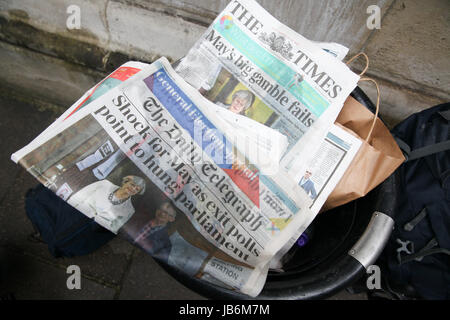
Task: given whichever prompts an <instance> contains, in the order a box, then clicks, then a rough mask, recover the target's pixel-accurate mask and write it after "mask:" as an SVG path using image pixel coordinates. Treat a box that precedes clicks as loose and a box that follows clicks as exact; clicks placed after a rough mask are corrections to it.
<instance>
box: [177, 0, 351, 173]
mask: <svg viewBox="0 0 450 320" xmlns="http://www.w3.org/2000/svg"><path fill="white" fill-rule="evenodd" d="M324 49H325V50H326V51H327V52H326V51H325V50H324ZM324 49H323V48H321V44H320V43H319V44H318V43H314V42H312V41H309V40H308V39H305V38H304V37H302V36H301V35H299V34H297V33H296V32H294V31H293V30H291V29H290V28H288V27H286V26H285V25H283V24H282V23H281V22H279V21H278V20H276V19H275V18H274V17H273V16H271V15H270V14H269V13H267V12H266V11H265V10H264V9H263V8H262V7H261V6H259V5H258V4H257V3H256V2H255V1H253V0H235V1H231V2H230V4H229V5H228V6H227V7H226V8H225V9H224V10H223V11H222V12H221V13H220V14H219V16H218V17H217V18H216V19H215V21H214V22H213V23H212V25H211V26H210V27H209V28H208V29H207V30H206V32H205V33H204V34H203V35H202V36H201V38H200V39H199V40H198V41H197V42H196V44H195V45H194V46H193V47H192V48H191V50H190V51H189V53H188V54H187V55H186V56H185V57H184V58H183V59H182V60H181V62H180V64H179V65H178V66H177V67H176V71H177V72H178V73H179V74H180V75H181V76H182V77H183V78H184V79H185V80H186V81H187V82H188V83H189V84H191V85H192V86H193V87H194V88H196V89H197V90H199V91H200V92H201V93H202V94H203V95H204V96H205V97H207V98H208V99H209V100H210V101H212V102H214V103H216V104H217V105H219V106H222V107H224V108H227V109H229V110H231V111H233V112H235V113H240V114H243V115H245V116H247V117H249V118H251V119H253V120H256V121H258V122H260V123H262V124H264V125H266V126H268V127H271V128H274V129H276V130H278V131H279V132H280V133H282V134H284V135H285V136H286V137H287V138H288V147H287V148H286V152H285V154H284V155H283V158H282V161H281V163H280V167H281V168H283V169H286V170H289V171H293V172H298V171H299V170H300V171H302V170H304V169H305V168H298V165H297V164H298V162H299V161H298V159H304V160H305V161H301V162H302V163H305V162H307V161H306V160H307V159H305V157H307V156H308V155H309V157H311V156H312V155H314V154H315V153H316V151H317V150H318V148H319V146H320V143H319V142H320V141H321V140H322V139H324V138H325V136H326V134H327V133H328V130H329V128H330V126H331V125H332V124H333V122H334V121H335V119H336V117H337V115H338V114H339V112H340V109H341V108H342V105H343V103H344V101H345V99H346V98H347V97H348V95H349V94H350V93H351V91H352V90H353V89H354V88H355V86H356V83H357V81H358V80H359V76H358V75H356V74H355V73H353V72H352V71H351V70H350V69H349V68H348V67H347V66H346V65H345V64H344V63H342V62H341V61H340V60H339V58H340V57H343V56H344V55H345V54H346V50H345V49H346V48H345V47H339V45H329V46H328V48H324ZM330 53H331V54H330ZM338 57H339V58H338ZM307 132H311V134H310V138H309V139H301V138H302V136H303V135H304V134H305V133H307Z"/></svg>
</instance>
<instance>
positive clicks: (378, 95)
mask: <svg viewBox="0 0 450 320" xmlns="http://www.w3.org/2000/svg"><path fill="white" fill-rule="evenodd" d="M359 81H370V82H373V83H374V84H375V87H376V88H377V104H376V110H375V117H374V119H373V122H372V126H371V127H370V130H369V133H368V134H367V138H366V140H365V141H366V142H369V139H370V137H371V136H372V132H373V129H374V128H375V124H376V122H377V118H378V112H379V111H380V87H379V86H378V83H377V82H376V81H375V80H373V79H371V78H361V79H360V80H359Z"/></svg>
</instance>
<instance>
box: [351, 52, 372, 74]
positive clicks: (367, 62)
mask: <svg viewBox="0 0 450 320" xmlns="http://www.w3.org/2000/svg"><path fill="white" fill-rule="evenodd" d="M360 56H363V57H364V58H366V67H365V68H364V70H363V71H362V72H361V73H360V74H359V76H360V77H361V76H362V75H363V74H364V73H366V71H367V69H369V57H368V56H367V54H365V53H364V52H360V53H358V54H356V55H354V56H353V57H352V58H350V60H348V61H347V62H346V64H347V66H349V65H350V63H352V62H353V61H354V60H356V59H357V58H358V57H360Z"/></svg>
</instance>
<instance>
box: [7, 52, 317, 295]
mask: <svg viewBox="0 0 450 320" xmlns="http://www.w3.org/2000/svg"><path fill="white" fill-rule="evenodd" d="M215 107H216V106H212V105H211V102H209V101H208V100H206V99H204V98H203V97H202V96H201V95H200V93H199V92H198V91H196V90H194V89H193V88H192V87H191V86H189V85H188V84H186V83H185V82H184V81H183V79H182V78H180V76H179V75H178V74H177V73H175V71H174V70H173V69H172V68H171V66H170V64H169V63H168V61H167V60H166V59H165V58H161V59H160V60H158V61H157V62H155V63H153V64H152V65H149V66H144V67H143V68H142V70H141V71H139V72H138V73H137V74H135V75H134V76H132V77H130V78H129V79H128V80H126V81H124V82H122V83H121V84H119V85H118V86H117V87H115V88H112V89H109V90H108V92H106V93H104V94H103V95H101V96H99V97H97V98H96V99H95V100H93V101H91V102H90V103H89V104H87V105H86V106H84V107H83V108H80V109H79V110H77V111H76V112H74V113H73V114H71V115H70V117H68V118H66V119H65V120H64V121H63V122H60V123H59V124H58V125H57V126H56V127H55V128H53V129H52V130H48V131H47V132H46V134H45V135H42V136H40V137H39V138H38V139H35V140H34V141H33V142H32V143H30V144H29V145H28V146H26V147H24V148H23V149H21V150H19V151H18V152H16V153H15V154H13V155H12V159H13V160H14V161H15V162H17V163H19V164H20V165H22V166H23V167H24V168H26V169H27V171H28V172H30V173H31V174H32V175H34V176H35V177H36V178H37V179H38V180H39V181H40V182H41V183H43V184H44V185H45V186H47V187H48V188H49V189H51V190H53V191H54V192H55V193H56V194H57V195H58V196H60V197H61V198H62V199H64V200H65V201H67V202H68V203H69V204H71V205H72V206H73V207H75V208H76V209H78V210H79V211H81V212H82V213H84V214H85V215H86V216H88V217H90V218H92V219H94V220H95V221H96V222H98V223H99V224H100V225H101V226H103V227H104V228H106V229H108V230H110V231H112V232H114V233H117V234H121V235H123V236H124V237H125V238H127V239H128V240H129V241H131V242H132V243H134V244H135V245H137V246H139V247H141V248H142V249H143V250H145V251H146V252H148V253H150V254H151V255H152V256H154V257H155V258H157V259H160V260H162V261H164V262H165V263H168V264H170V265H172V266H175V267H176V268H179V269H180V270H182V271H183V272H186V273H188V274H189V275H191V276H192V277H196V278H198V279H203V280H205V281H209V282H212V283H215V284H220V285H222V286H224V287H226V288H230V289H234V290H238V291H240V292H242V293H245V294H248V295H250V296H256V295H258V294H259V292H260V291H261V290H262V287H263V285H264V283H265V280H266V277H267V272H268V267H269V263H270V261H271V259H272V258H273V257H274V255H275V254H276V253H277V252H278V251H279V250H280V249H281V248H282V247H283V246H284V245H285V244H286V243H287V242H288V241H289V239H291V238H292V237H293V236H294V234H296V232H298V230H300V229H304V228H306V226H307V224H309V223H310V221H311V220H312V219H313V217H314V214H313V213H312V211H311V209H310V206H311V204H312V202H313V201H312V199H311V198H310V197H308V195H307V193H306V192H305V191H304V189H302V188H301V186H299V185H298V183H296V182H295V181H294V180H293V179H290V178H289V177H288V176H287V175H286V174H283V172H278V174H277V176H275V177H272V176H267V175H264V174H262V173H261V171H260V170H259V168H258V166H257V165H255V164H253V163H251V162H250V161H249V160H248V159H247V158H246V155H245V152H243V151H242V150H240V149H239V148H238V147H237V146H236V145H235V144H234V141H233V139H232V138H233V134H232V133H230V132H229V131H230V128H231V126H229V124H228V123H227V122H226V121H222V119H220V118H218V117H217V116H216V113H215V112H214V108H215ZM72 111H73V110H72ZM227 126H229V127H227ZM221 128H222V129H221ZM267 129H269V128H266V130H267ZM222 130H226V132H223V131H222ZM270 130H271V129H270ZM231 131H232V130H231Z"/></svg>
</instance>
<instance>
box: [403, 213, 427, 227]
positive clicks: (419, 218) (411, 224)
mask: <svg viewBox="0 0 450 320" xmlns="http://www.w3.org/2000/svg"><path fill="white" fill-rule="evenodd" d="M426 215H427V208H423V209H422V211H420V213H419V214H418V215H417V216H415V217H414V219H412V220H411V221H409V222H408V223H406V224H405V225H404V226H403V229H404V230H405V231H411V230H412V229H414V227H415V226H416V225H417V224H418V223H419V222H420V221H422V220H423V218H425V217H426Z"/></svg>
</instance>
